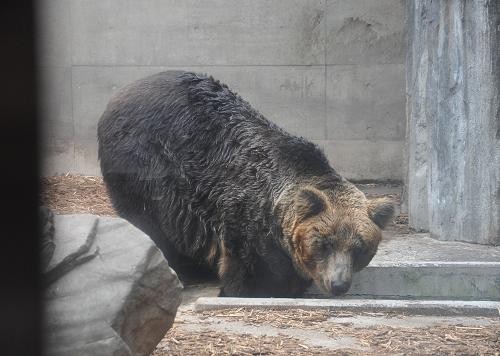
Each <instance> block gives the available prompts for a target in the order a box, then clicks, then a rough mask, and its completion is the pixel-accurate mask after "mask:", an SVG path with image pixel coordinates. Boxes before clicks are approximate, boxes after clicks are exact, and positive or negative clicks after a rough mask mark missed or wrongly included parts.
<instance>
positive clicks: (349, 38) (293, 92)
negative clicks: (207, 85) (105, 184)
mask: <svg viewBox="0 0 500 356" xmlns="http://www.w3.org/2000/svg"><path fill="white" fill-rule="evenodd" d="M38 7H39V12H38V18H39V23H40V26H39V31H38V32H39V33H40V39H39V43H40V46H39V55H38V60H39V66H40V72H41V74H42V75H41V88H42V89H41V107H42V110H41V113H42V115H41V116H42V120H43V122H44V123H45V125H44V134H43V136H44V139H43V140H42V147H41V148H42V150H43V153H42V157H43V161H42V167H41V168H42V174H43V175H52V174H60V173H66V172H68V171H69V172H74V173H83V174H100V172H99V165H98V161H97V146H96V132H95V126H96V123H97V121H98V119H99V117H100V115H101V114H102V112H103V110H104V107H105V105H106V103H107V102H108V100H109V98H110V97H111V96H112V94H113V93H114V92H115V90H117V89H118V88H119V87H121V86H123V85H125V84H128V83H130V82H131V81H133V80H135V79H139V78H141V77H144V76H146V75H149V74H152V73H155V72H159V71H162V70H167V69H184V70H194V71H201V72H205V73H208V74H211V75H214V76H215V77H216V78H218V79H220V80H221V81H223V82H226V83H227V84H228V85H229V86H230V87H231V88H233V89H234V90H235V91H237V92H238V93H240V94H241V96H242V97H243V98H244V99H246V100H248V101H249V102H250V103H251V104H252V106H254V107H255V108H256V109H258V110H259V111H261V112H262V113H263V114H264V115H266V117H268V118H269V119H270V120H272V121H274V122H276V123H277V124H279V125H280V126H283V127H284V128H285V129H286V130H288V131H290V132H292V133H294V134H298V135H301V136H304V137H306V138H309V139H313V140H319V141H322V142H324V143H325V144H324V146H325V147H327V148H326V151H327V155H328V156H329V158H330V160H331V161H332V162H333V163H334V164H335V165H337V166H338V168H339V171H341V172H342V173H344V172H343V171H342V170H343V169H344V168H345V176H346V177H348V178H351V179H393V180H401V179H402V177H403V170H402V169H401V166H402V162H403V155H402V149H403V146H404V143H403V139H404V138H403V136H404V132H405V119H404V84H405V82H404V70H403V67H404V58H403V53H404V49H405V43H404V33H405V27H404V1H401V0H378V1H376V2H373V1H367V0H363V1H355V2H353V1H350V0H336V1H331V0H329V1H326V0H317V1H310V0H291V1H289V2H283V1H278V0H271V1H265V0H258V1H244V0H237V1H234V0H232V1H231V0H216V1H212V2H210V3H205V2H199V1H194V0H189V1H174V0H167V1H162V0H145V1H141V2H139V3H138V2H137V1H133V0H97V1H96V0H69V1H63V0H42V1H40V4H39V6H38ZM166 33H168V36H166V35H165V34H166ZM365 77H366V78H365ZM365 79H366V80H365ZM334 147H338V149H339V152H337V151H335V150H334V149H333V148H334ZM366 152H369V153H370V154H369V155H367V154H366ZM377 152H380V155H377Z"/></svg>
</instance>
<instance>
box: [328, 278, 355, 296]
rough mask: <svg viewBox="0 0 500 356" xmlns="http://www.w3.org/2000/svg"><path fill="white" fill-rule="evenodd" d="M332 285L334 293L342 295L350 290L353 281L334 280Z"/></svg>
mask: <svg viewBox="0 0 500 356" xmlns="http://www.w3.org/2000/svg"><path fill="white" fill-rule="evenodd" d="M331 286H332V289H331V290H332V294H333V295H341V294H344V293H345V292H347V291H348V290H349V288H350V287H351V282H350V281H348V282H346V281H341V282H338V281H333V282H332V284H331Z"/></svg>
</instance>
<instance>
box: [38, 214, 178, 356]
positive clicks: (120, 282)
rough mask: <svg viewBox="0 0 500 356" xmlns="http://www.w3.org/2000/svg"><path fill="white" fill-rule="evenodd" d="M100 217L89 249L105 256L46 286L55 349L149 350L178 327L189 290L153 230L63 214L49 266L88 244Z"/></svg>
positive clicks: (48, 335) (50, 349) (48, 329)
mask: <svg viewBox="0 0 500 356" xmlns="http://www.w3.org/2000/svg"><path fill="white" fill-rule="evenodd" d="M96 219H99V222H98V228H97V235H96V238H95V241H94V242H93V244H92V246H91V248H90V251H89V252H88V253H87V255H90V254H93V253H95V252H96V251H97V256H96V257H95V258H92V259H90V260H89V261H87V262H85V263H83V264H81V265H79V266H77V267H75V268H74V269H72V270H71V271H70V272H68V273H67V274H65V275H63V276H62V277H61V278H59V279H58V280H57V281H55V282H54V283H52V284H51V285H49V286H48V288H47V290H46V294H45V320H44V321H45V326H44V332H45V336H44V340H45V342H46V345H45V347H46V351H47V354H48V355H148V354H149V353H150V352H151V351H152V350H153V349H154V347H155V346H156V344H157V343H158V342H159V341H160V340H161V338H162V337H163V336H164V334H165V332H166V331H167V330H168V329H169V328H170V327H171V325H172V323H173V321H174V318H175V314H176V311H177V307H178V306H179V304H180V302H181V291H182V284H181V283H180V282H179V280H178V278H177V275H176V273H175V272H174V271H173V270H172V269H171V268H170V267H169V266H168V263H167V261H166V260H165V258H164V257H163V255H162V253H161V252H160V251H159V250H158V249H157V248H156V247H155V246H154V245H153V243H152V242H151V240H150V239H149V238H148V236H146V235H145V234H144V233H142V232H141V231H140V230H138V229H137V228H135V227H134V226H132V225H131V224H130V223H128V222H126V221H125V220H122V219H118V218H102V217H99V218H98V217H96V216H93V215H66V216H56V218H55V230H56V234H55V238H54V242H55V245H56V248H55V251H54V254H53V256H52V260H51V261H50V264H49V266H48V269H51V268H53V267H54V266H55V265H57V264H58V263H59V262H60V261H62V260H63V258H65V257H66V256H68V255H69V254H71V253H73V252H75V251H77V250H78V249H79V247H80V246H82V245H83V244H84V243H85V241H86V239H87V236H88V234H89V232H90V231H91V229H92V226H93V224H94V222H95V220H96Z"/></svg>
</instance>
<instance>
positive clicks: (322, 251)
mask: <svg viewBox="0 0 500 356" xmlns="http://www.w3.org/2000/svg"><path fill="white" fill-rule="evenodd" d="M331 249H332V244H331V243H330V241H328V240H327V239H325V238H324V237H316V238H315V239H314V240H313V242H312V244H311V250H312V253H313V254H314V255H315V256H321V257H323V256H326V255H328V254H329V252H330V250H331Z"/></svg>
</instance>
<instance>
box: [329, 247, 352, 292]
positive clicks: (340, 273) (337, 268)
mask: <svg viewBox="0 0 500 356" xmlns="http://www.w3.org/2000/svg"><path fill="white" fill-rule="evenodd" d="M325 277H326V278H324V279H325V281H324V285H325V287H326V288H327V292H328V293H329V294H331V295H332V296H338V295H342V294H345V293H347V291H348V290H349V288H350V287H351V281H352V258H351V255H350V254H348V253H336V254H335V255H334V256H332V258H331V259H330V261H329V263H328V268H327V273H326V275H325Z"/></svg>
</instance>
